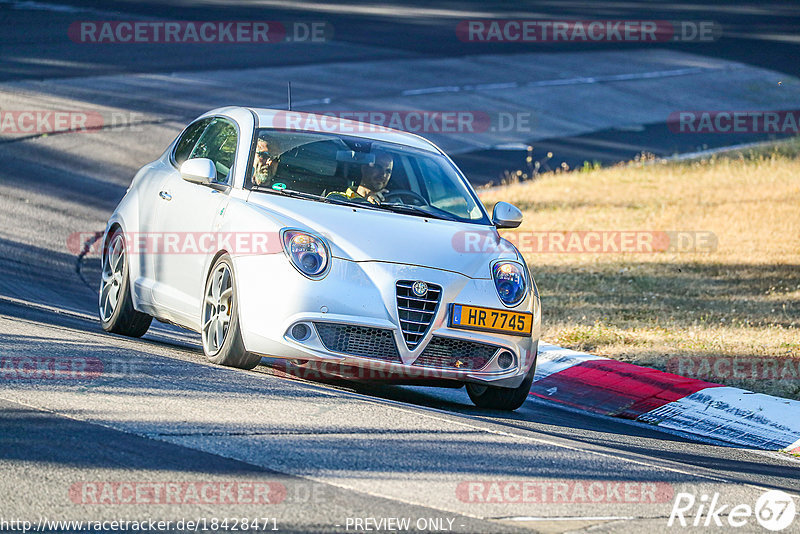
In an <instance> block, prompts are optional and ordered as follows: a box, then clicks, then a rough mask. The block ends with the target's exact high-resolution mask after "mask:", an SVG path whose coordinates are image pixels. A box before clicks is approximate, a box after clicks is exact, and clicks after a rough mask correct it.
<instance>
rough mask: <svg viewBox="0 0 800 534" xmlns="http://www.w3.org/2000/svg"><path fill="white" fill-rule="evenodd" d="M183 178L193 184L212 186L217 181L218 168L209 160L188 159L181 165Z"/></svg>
mask: <svg viewBox="0 0 800 534" xmlns="http://www.w3.org/2000/svg"><path fill="white" fill-rule="evenodd" d="M181 178H183V179H184V180H186V181H187V182H192V183H193V184H201V185H210V184H212V183H213V182H214V181H215V180H216V179H217V167H216V165H214V162H213V161H211V160H210V159H208V158H195V159H187V160H186V161H184V162H183V163H182V164H181Z"/></svg>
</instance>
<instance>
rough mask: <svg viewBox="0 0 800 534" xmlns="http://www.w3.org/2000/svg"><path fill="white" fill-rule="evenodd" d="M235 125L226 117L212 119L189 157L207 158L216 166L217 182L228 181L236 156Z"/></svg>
mask: <svg viewBox="0 0 800 534" xmlns="http://www.w3.org/2000/svg"><path fill="white" fill-rule="evenodd" d="M236 143H237V136H236V127H235V126H234V125H233V123H232V122H231V121H229V120H226V119H220V118H217V119H214V120H213V121H211V124H209V125H208V128H206V129H205V131H204V132H203V135H202V136H200V139H199V140H198V141H197V143H196V144H195V146H194V149H193V150H192V153H191V155H190V156H189V157H190V158H191V159H194V158H208V159H210V160H211V161H213V162H214V165H216V167H217V182H220V183H224V182H227V181H228V174H230V172H231V167H232V166H233V160H234V157H235V156H236Z"/></svg>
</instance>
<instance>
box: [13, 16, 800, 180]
mask: <svg viewBox="0 0 800 534" xmlns="http://www.w3.org/2000/svg"><path fill="white" fill-rule="evenodd" d="M0 16H1V17H2V19H3V27H4V29H5V30H6V31H5V32H4V33H3V34H2V35H0V82H2V81H12V80H25V79H28V80H40V79H53V78H60V77H75V76H90V75H91V76H97V75H103V74H124V73H170V72H180V71H195V70H215V69H249V68H256V67H269V66H284V67H285V66H290V65H308V64H324V63H330V62H351V63H357V62H361V61H371V60H381V59H401V58H437V57H460V56H468V55H476V54H508V55H513V54H520V53H530V52H545V53H551V52H552V53H558V52H575V51H603V50H633V49H664V50H670V51H674V52H683V53H691V54H697V55H699V56H706V57H713V58H719V59H726V60H732V61H737V62H741V63H744V64H748V65H752V66H757V67H760V68H764V69H770V70H773V71H776V72H778V73H784V74H786V75H789V76H797V75H800V66H798V62H797V57H800V39H798V28H800V6H799V5H798V4H797V3H796V2H793V1H788V0H787V1H765V2H753V1H741V0H732V1H727V0H708V1H706V2H668V3H665V2H637V1H622V2H594V1H591V0H567V1H555V0H539V1H537V0H533V1H527V2H517V1H499V2H474V1H473V2H436V3H431V2H424V1H416V0H415V1H410V2H388V3H380V4H373V3H371V2H368V1H363V0H350V1H347V2H310V1H309V2H290V1H284V0H254V1H250V2H223V1H221V0H206V1H202V2H191V3H190V2H182V1H177V0H168V1H163V2H162V1H147V0H145V1H133V0H119V1H116V2H105V1H102V0H70V1H69V2H61V1H59V0H55V1H52V2H51V1H47V2H38V1H37V2H33V1H27V0H26V1H22V0H0ZM475 18H479V19H486V18H501V19H502V18H508V19H529V18H538V19H546V20H547V19H549V20H575V19H577V20H612V21H613V20H638V21H642V20H655V21H687V22H690V23H701V22H710V23H713V24H714V27H715V28H718V29H719V31H720V33H719V35H718V36H717V37H715V38H714V39H713V40H711V41H695V40H692V41H689V42H658V43H650V44H647V43H645V44H642V43H631V42H622V43H620V42H599V43H584V42H567V43H530V42H528V43H497V42H468V43H465V42H462V41H460V40H459V39H458V38H457V36H456V31H455V28H456V27H457V25H458V23H459V22H460V21H463V20H468V19H475ZM86 20H90V21H98V20H101V21H104V20H111V21H114V20H195V21H231V20H272V21H281V22H283V23H286V24H290V23H294V22H305V23H310V22H315V21H316V22H324V23H325V24H326V25H327V27H328V28H330V29H331V36H332V39H331V41H329V42H327V43H326V44H322V45H312V46H304V47H303V46H301V47H293V46H291V45H289V44H281V45H270V46H269V47H267V48H266V49H265V47H264V46H263V45H247V44H226V45H224V46H217V45H203V44H190V45H177V46H170V47H169V49H168V51H167V52H165V49H164V47H159V46H158V45H156V46H153V45H151V44H144V45H131V44H127V45H119V44H118V45H113V46H96V45H91V44H84V43H76V42H73V41H71V40H70V39H69V38H68V37H67V31H66V30H67V28H68V27H69V25H70V24H71V23H73V22H75V21H86ZM360 75H361V76H363V77H369V76H370V73H369V72H363V73H360ZM402 75H403V73H396V76H399V77H401V78H402ZM321 81H322V82H323V85H324V80H321ZM450 81H452V80H450ZM773 83H774V82H773ZM353 84H354V88H355V87H357V85H358V79H357V78H356V79H354V80H353ZM319 92H320V91H319V89H318V88H317V89H316V90H314V91H311V92H310V93H309V94H298V95H297V99H298V100H302V99H314V98H319V96H320V95H319ZM598 105H601V103H600V102H598ZM707 109H718V107H716V106H714V105H713V104H712V105H710V106H708V108H707ZM723 109H724V107H723ZM780 137H784V135H775V134H765V133H742V134H736V135H719V134H696V135H690V136H675V135H672V134H670V132H669V131H667V129H666V128H665V127H664V125H663V124H647V125H643V127H639V128H636V129H635V130H632V131H631V130H623V131H620V130H617V129H609V130H608V131H601V132H597V133H591V134H582V135H566V136H564V135H556V136H552V137H548V138H546V139H544V140H542V139H541V138H540V137H537V138H536V148H537V152H536V155H535V160H537V161H542V162H543V163H544V167H543V168H544V169H547V168H558V167H560V166H561V164H562V163H566V164H567V165H569V167H570V168H575V167H577V166H580V165H582V164H583V163H584V162H585V161H590V162H598V163H602V164H610V163H615V162H617V161H625V160H629V159H632V158H634V157H635V156H637V155H638V154H640V153H641V152H648V153H651V154H655V155H657V156H671V155H674V154H676V153H683V152H692V151H699V150H705V149H708V148H715V147H721V146H726V145H730V144H734V143H747V142H757V141H762V140H768V139H773V138H780ZM529 141H530V142H531V143H532V142H533V140H529ZM548 152H552V153H553V157H552V158H546V157H544V155H546V154H547V153H548ZM525 156H526V154H525V152H524V151H520V150H513V151H503V150H493V149H492V150H482V149H476V150H474V151H472V152H470V153H465V154H459V155H458V156H457V157H456V161H457V163H458V164H459V166H461V168H462V169H463V170H464V171H465V172H466V173H467V175H468V176H471V175H475V176H476V177H477V178H476V179H475V180H474V181H476V182H485V181H487V180H496V179H497V178H498V177H499V176H500V175H501V174H502V172H503V171H505V170H515V169H522V170H525V169H526V168H527V167H526V164H525Z"/></svg>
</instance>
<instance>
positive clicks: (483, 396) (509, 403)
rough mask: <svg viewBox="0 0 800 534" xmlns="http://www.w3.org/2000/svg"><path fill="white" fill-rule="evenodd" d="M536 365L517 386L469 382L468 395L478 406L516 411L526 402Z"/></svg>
mask: <svg viewBox="0 0 800 534" xmlns="http://www.w3.org/2000/svg"><path fill="white" fill-rule="evenodd" d="M535 369H536V365H535V364H534V366H533V367H531V370H530V371H528V374H527V375H525V378H524V379H523V380H522V384H520V385H519V386H518V387H516V388H500V387H496V386H484V385H482V384H471V383H467V395H469V398H470V400H471V401H472V402H473V404H475V406H477V407H478V408H488V409H491V410H505V411H514V410H516V409H517V408H519V407H520V406H522V404H523V403H524V402H525V399H527V398H528V393H530V391H531V384H533V375H534V373H535Z"/></svg>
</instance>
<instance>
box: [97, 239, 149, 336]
mask: <svg viewBox="0 0 800 534" xmlns="http://www.w3.org/2000/svg"><path fill="white" fill-rule="evenodd" d="M99 304H100V310H99V311H100V324H101V325H102V327H103V330H105V331H106V332H112V333H114V334H121V335H123V336H129V337H142V336H143V335H144V333H145V332H147V329H148V328H150V323H151V322H152V320H153V318H152V317H151V316H149V315H147V314H146V313H142V312H139V311H136V309H134V307H133V298H132V297H131V287H130V277H129V274H128V254H127V251H126V249H125V235H124V234H123V233H122V230H120V229H119V228H117V229H116V230H115V231H114V233H112V234H111V237H110V238H109V239H108V241H107V242H106V246H105V248H104V249H103V272H102V275H101V282H100V302H99Z"/></svg>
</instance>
